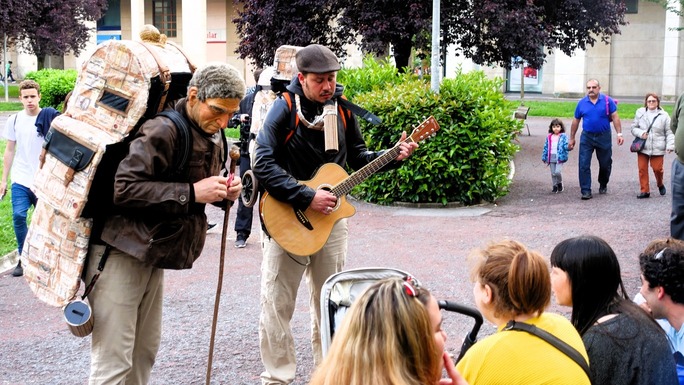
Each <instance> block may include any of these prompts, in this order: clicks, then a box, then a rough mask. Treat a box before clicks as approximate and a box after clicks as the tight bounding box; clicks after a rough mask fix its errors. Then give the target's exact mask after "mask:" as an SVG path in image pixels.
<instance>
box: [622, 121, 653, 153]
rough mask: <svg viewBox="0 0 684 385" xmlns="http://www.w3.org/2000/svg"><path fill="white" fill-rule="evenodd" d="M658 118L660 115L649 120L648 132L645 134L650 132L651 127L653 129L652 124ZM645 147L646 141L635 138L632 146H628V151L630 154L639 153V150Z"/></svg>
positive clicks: (638, 137)
mask: <svg viewBox="0 0 684 385" xmlns="http://www.w3.org/2000/svg"><path fill="white" fill-rule="evenodd" d="M659 116H660V114H658V115H656V116H655V117H654V118H653V120H651V124H650V125H649V126H648V130H647V131H646V133H647V134H648V133H650V132H651V127H653V123H655V120H656V119H658V117H659ZM645 145H646V139H644V138H642V137H640V136H637V137H635V138H634V141H633V142H632V144H631V145H630V146H629V151H631V152H639V151H641V150H643V149H644V146H645Z"/></svg>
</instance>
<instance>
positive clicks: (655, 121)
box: [630, 93, 674, 199]
mask: <svg viewBox="0 0 684 385" xmlns="http://www.w3.org/2000/svg"><path fill="white" fill-rule="evenodd" d="M632 135H634V142H633V143H632V146H631V147H630V150H631V151H632V152H636V153H637V157H638V158H637V164H638V167H639V185H640V186H641V192H640V193H639V195H637V199H643V198H648V197H650V196H651V192H650V186H649V180H648V164H649V162H650V163H651V168H652V169H653V175H655V179H656V186H658V191H659V192H660V195H665V193H666V192H667V189H665V183H664V182H663V174H664V169H663V161H664V157H665V153H666V152H667V153H670V152H672V151H673V150H674V134H673V133H672V130H671V129H670V115H668V113H667V112H666V111H665V110H663V109H662V108H660V98H659V97H658V95H656V94H654V93H648V94H646V98H645V99H644V106H643V107H641V108H639V109H638V110H637V111H636V114H635V116H634V123H632Z"/></svg>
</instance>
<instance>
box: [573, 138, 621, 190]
mask: <svg viewBox="0 0 684 385" xmlns="http://www.w3.org/2000/svg"><path fill="white" fill-rule="evenodd" d="M612 140H613V137H612V135H611V132H610V130H606V131H602V132H586V131H582V135H581V136H580V146H579V184H580V188H581V189H582V193H587V192H588V193H591V154H592V153H593V152H594V151H596V159H597V160H598V163H599V173H598V182H599V185H600V187H606V185H607V184H608V180H609V179H610V171H611V168H612V166H613V159H612V156H613V144H612V143H613V142H612Z"/></svg>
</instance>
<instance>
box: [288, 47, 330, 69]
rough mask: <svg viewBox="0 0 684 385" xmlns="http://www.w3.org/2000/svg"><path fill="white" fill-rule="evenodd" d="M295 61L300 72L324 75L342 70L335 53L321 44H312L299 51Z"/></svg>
mask: <svg viewBox="0 0 684 385" xmlns="http://www.w3.org/2000/svg"><path fill="white" fill-rule="evenodd" d="M295 61H296V63H297V69H298V70H299V71H300V72H312V73H315V74H323V73H327V72H333V71H339V70H340V68H341V66H340V61H339V60H338V59H337V56H335V54H334V53H333V51H331V50H330V48H328V47H325V46H322V45H320V44H310V45H307V46H306V47H304V48H302V49H300V50H299V51H297V54H296V55H295Z"/></svg>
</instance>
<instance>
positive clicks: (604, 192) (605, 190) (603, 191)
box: [599, 186, 608, 194]
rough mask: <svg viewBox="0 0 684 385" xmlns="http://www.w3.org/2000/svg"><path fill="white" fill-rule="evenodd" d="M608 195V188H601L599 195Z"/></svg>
mask: <svg viewBox="0 0 684 385" xmlns="http://www.w3.org/2000/svg"><path fill="white" fill-rule="evenodd" d="M607 193H608V186H601V187H599V194H607Z"/></svg>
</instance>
